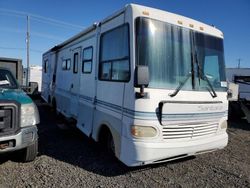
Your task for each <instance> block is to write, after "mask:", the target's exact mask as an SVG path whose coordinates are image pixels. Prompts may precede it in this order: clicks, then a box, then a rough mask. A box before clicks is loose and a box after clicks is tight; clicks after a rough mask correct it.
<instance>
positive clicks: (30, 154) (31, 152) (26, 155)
mask: <svg viewBox="0 0 250 188" xmlns="http://www.w3.org/2000/svg"><path fill="white" fill-rule="evenodd" d="M22 152H23V153H22V158H23V159H22V161H23V162H30V161H33V160H34V159H35V158H36V156H37V152H38V141H37V140H36V141H35V143H33V144H32V145H30V146H28V147H27V148H25V149H24V150H23V151H22Z"/></svg>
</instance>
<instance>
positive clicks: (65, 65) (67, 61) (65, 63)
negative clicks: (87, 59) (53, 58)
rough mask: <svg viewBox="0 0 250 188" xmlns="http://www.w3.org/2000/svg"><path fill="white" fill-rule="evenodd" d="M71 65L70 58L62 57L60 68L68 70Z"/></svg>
mask: <svg viewBox="0 0 250 188" xmlns="http://www.w3.org/2000/svg"><path fill="white" fill-rule="evenodd" d="M70 66H71V60H70V59H64V60H63V61H62V70H70Z"/></svg>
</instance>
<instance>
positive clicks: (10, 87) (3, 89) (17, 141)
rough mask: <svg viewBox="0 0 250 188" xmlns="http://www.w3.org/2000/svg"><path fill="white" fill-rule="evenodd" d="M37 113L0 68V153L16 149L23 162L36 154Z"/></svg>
mask: <svg viewBox="0 0 250 188" xmlns="http://www.w3.org/2000/svg"><path fill="white" fill-rule="evenodd" d="M38 123H39V114H38V110H37V107H36V105H35V104H34V103H33V102H32V100H31V99H30V98H29V97H28V96H27V95H26V94H25V93H24V92H23V90H22V89H20V87H19V84H18V83H17V81H16V79H15V77H14V76H13V75H12V73H11V72H10V70H8V69H4V68H0V154H2V153H6V152H12V151H17V150H19V151H20V153H21V157H22V160H23V161H24V162H28V161H32V160H34V159H35V157H36V155H37V149H38V136H37V127H36V125H37V124H38Z"/></svg>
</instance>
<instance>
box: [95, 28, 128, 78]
mask: <svg viewBox="0 0 250 188" xmlns="http://www.w3.org/2000/svg"><path fill="white" fill-rule="evenodd" d="M124 26H127V31H128V39H127V40H128V56H126V57H123V58H116V59H110V60H105V61H101V59H102V53H101V52H102V43H101V42H102V37H103V36H104V35H105V34H107V33H110V32H112V31H114V30H116V29H118V28H121V27H124ZM130 50H131V45H130V26H129V23H124V24H121V25H119V26H117V27H114V28H112V29H110V30H108V31H105V32H103V33H102V34H101V36H100V43H99V65H98V67H99V69H98V80H100V81H109V82H125V83H128V82H130V80H131V65H130V63H131V60H130V58H131V57H130ZM123 60H128V66H129V76H128V79H127V80H113V79H112V74H111V75H110V78H109V79H103V78H101V70H102V69H101V68H102V65H103V64H104V63H109V62H110V63H111V73H112V72H113V63H114V62H116V61H123Z"/></svg>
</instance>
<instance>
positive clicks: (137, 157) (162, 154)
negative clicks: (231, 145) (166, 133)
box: [120, 132, 228, 166]
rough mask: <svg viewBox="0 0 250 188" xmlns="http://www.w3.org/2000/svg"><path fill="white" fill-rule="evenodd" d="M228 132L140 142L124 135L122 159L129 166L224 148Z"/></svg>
mask: <svg viewBox="0 0 250 188" xmlns="http://www.w3.org/2000/svg"><path fill="white" fill-rule="evenodd" d="M227 143H228V135H227V133H226V132H225V133H223V134H218V135H215V136H213V137H207V138H203V139H197V140H193V141H188V142H171V143H170V142H169V143H168V142H167V141H164V142H139V141H135V140H131V139H127V138H125V137H122V146H121V155H120V160H121V161H122V162H123V163H125V164H126V165H127V166H140V165H147V164H151V163H160V162H164V161H170V160H174V159H178V158H183V157H187V156H192V155H198V154H200V153H206V152H210V151H214V150H218V149H222V148H224V147H225V146H226V145H227Z"/></svg>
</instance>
